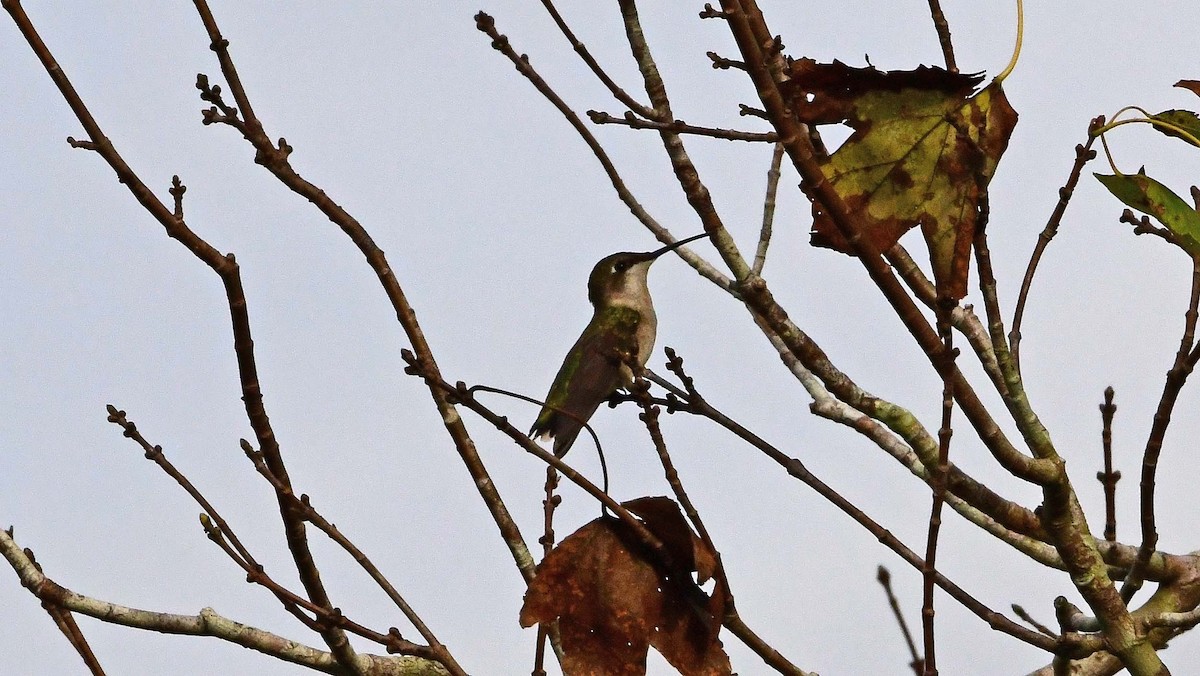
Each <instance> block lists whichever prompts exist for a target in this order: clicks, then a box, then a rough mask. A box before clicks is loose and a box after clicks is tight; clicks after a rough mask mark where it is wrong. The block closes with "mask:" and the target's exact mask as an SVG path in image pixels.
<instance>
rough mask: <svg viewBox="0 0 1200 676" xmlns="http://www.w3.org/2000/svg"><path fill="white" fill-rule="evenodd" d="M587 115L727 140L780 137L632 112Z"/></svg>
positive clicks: (601, 120)
mask: <svg viewBox="0 0 1200 676" xmlns="http://www.w3.org/2000/svg"><path fill="white" fill-rule="evenodd" d="M587 116H588V118H589V119H590V120H591V121H592V122H594V123H596V124H619V125H622V126H625V127H629V128H631V129H654V130H657V131H669V132H674V133H677V134H691V135H693V136H708V137H710V138H719V139H725V140H726V141H756V142H759V143H774V142H775V141H776V140H777V139H778V138H779V137H778V135H776V134H775V132H773V131H767V132H759V131H739V130H737V129H717V128H716V127H697V126H696V125H692V124H688V123H686V122H684V121H683V120H675V121H674V122H660V121H658V120H643V119H641V118H638V117H634V116H633V115H632V114H630V113H626V114H625V115H624V116H622V117H617V116H615V115H610V114H608V113H606V112H604V111H601V110H589V111H587Z"/></svg>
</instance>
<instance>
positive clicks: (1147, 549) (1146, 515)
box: [1121, 256, 1200, 603]
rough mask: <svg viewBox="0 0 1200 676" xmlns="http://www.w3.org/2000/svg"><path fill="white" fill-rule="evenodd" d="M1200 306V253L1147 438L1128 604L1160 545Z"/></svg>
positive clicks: (1197, 350) (1197, 351) (1124, 592)
mask: <svg viewBox="0 0 1200 676" xmlns="http://www.w3.org/2000/svg"><path fill="white" fill-rule="evenodd" d="M1198 308H1200V256H1194V257H1193V258H1192V290H1191V294H1190V296H1189V298H1188V307H1187V311H1186V312H1185V313H1184V322H1183V324H1184V326H1183V336H1182V337H1181V338H1180V340H1179V350H1178V351H1176V353H1175V361H1174V363H1173V364H1172V365H1171V368H1170V370H1168V371H1167V377H1166V380H1165V382H1164V383H1163V391H1162V395H1161V397H1160V398H1159V400H1158V408H1157V409H1155V411H1154V420H1153V423H1152V424H1151V426H1150V436H1149V438H1148V439H1147V440H1146V449H1145V451H1143V453H1142V476H1141V482H1140V486H1139V487H1140V489H1141V492H1140V500H1139V508H1140V511H1141V527H1142V543H1141V546H1140V547H1139V548H1138V557H1137V561H1136V562H1135V563H1134V565H1133V568H1131V569H1130V570H1129V574H1128V575H1126V576H1125V581H1124V583H1123V584H1122V585H1121V598H1122V599H1124V600H1125V602H1126V603H1129V601H1130V600H1131V599H1132V598H1133V596H1134V595H1135V594H1137V591H1138V590H1139V589H1141V587H1142V582H1143V572H1142V571H1144V570H1145V568H1146V564H1147V563H1148V562H1149V560H1150V555H1151V554H1153V553H1154V549H1155V547H1156V546H1157V545H1158V528H1157V525H1156V524H1157V519H1156V516H1155V500H1154V489H1155V479H1156V476H1157V474H1158V461H1159V456H1160V455H1161V454H1162V445H1163V439H1165V438H1166V436H1167V427H1168V426H1170V424H1171V414H1172V413H1173V412H1174V410H1175V402H1176V401H1178V399H1179V393H1180V391H1182V390H1183V386H1184V384H1185V383H1187V379H1188V376H1189V375H1191V372H1192V369H1193V367H1194V366H1195V364H1196V356H1197V355H1200V346H1197V345H1196V322H1197V318H1198V315H1200V312H1198Z"/></svg>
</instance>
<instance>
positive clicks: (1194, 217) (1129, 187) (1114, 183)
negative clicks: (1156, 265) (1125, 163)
mask: <svg viewBox="0 0 1200 676" xmlns="http://www.w3.org/2000/svg"><path fill="white" fill-rule="evenodd" d="M1094 176H1095V177H1096V179H1097V180H1099V181H1100V182H1101V183H1103V184H1104V187H1106V188H1108V191H1109V192H1111V193H1112V194H1113V195H1115V196H1116V198H1117V199H1119V200H1121V201H1122V202H1124V203H1125V204H1127V205H1129V206H1130V207H1133V208H1134V209H1137V210H1138V211H1140V212H1142V213H1144V214H1147V215H1148V216H1150V217H1151V218H1153V219H1154V220H1156V221H1158V222H1159V223H1162V224H1163V225H1165V226H1166V227H1167V229H1168V230H1170V231H1171V234H1173V235H1175V238H1176V239H1177V240H1178V241H1179V244H1180V245H1181V246H1182V247H1183V248H1184V249H1185V250H1187V252H1188V253H1189V254H1191V255H1193V256H1200V213H1196V209H1195V208H1193V207H1192V206H1191V205H1190V204H1188V203H1187V202H1185V201H1183V198H1181V197H1180V196H1179V195H1176V194H1175V193H1173V192H1171V189H1170V188H1168V187H1166V186H1165V185H1163V184H1161V183H1159V182H1158V181H1156V180H1154V179H1152V178H1150V177H1149V176H1147V175H1145V174H1141V173H1139V174H1125V175H1121V174H1116V175H1112V176H1109V175H1106V174H1094Z"/></svg>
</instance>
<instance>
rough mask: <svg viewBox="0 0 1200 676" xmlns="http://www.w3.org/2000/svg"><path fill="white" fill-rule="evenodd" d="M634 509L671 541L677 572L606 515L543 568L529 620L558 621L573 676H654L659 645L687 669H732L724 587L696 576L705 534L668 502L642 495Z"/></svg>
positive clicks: (525, 620) (715, 673)
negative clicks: (650, 666)
mask: <svg viewBox="0 0 1200 676" xmlns="http://www.w3.org/2000/svg"><path fill="white" fill-rule="evenodd" d="M628 508H629V509H630V511H633V512H634V513H635V514H637V515H638V516H639V517H641V518H642V519H644V520H645V521H644V523H645V524H646V526H647V528H648V529H650V530H651V531H652V532H654V533H655V536H656V537H658V538H659V539H660V540H661V541H663V542H664V543H665V544H666V543H670V544H666V546H667V548H668V550H669V552H670V553H669V556H670V557H671V559H672V569H671V570H666V569H665V568H664V567H663V566H662V565H661V564H660V563H657V562H652V558H653V555H652V554H650V553H649V552H647V551H646V549H645V548H644V547H643V546H642V545H641V543H640V542H639V541H638V540H637V537H636V535H635V534H634V533H633V532H632V529H630V527H629V526H627V525H626V524H624V523H622V522H621V521H619V520H618V519H615V518H613V517H601V518H599V519H597V520H595V521H592V522H591V523H588V524H587V525H585V526H583V527H582V528H580V529H579V530H577V531H576V532H575V533H572V534H571V535H570V536H568V537H567V538H566V539H564V540H563V541H562V542H561V543H560V544H559V546H558V547H556V548H555V549H554V550H553V551H551V552H550V553H549V554H548V555H547V556H546V558H545V559H544V560H543V561H542V563H541V564H540V565H539V566H538V571H537V577H536V578H535V579H534V581H533V582H532V583H531V584H530V585H529V590H528V591H527V592H526V594H525V604H524V606H523V607H522V608H521V616H520V620H521V626H524V627H528V626H532V625H533V624H535V623H539V622H540V623H546V622H553V621H555V620H557V621H558V627H559V631H560V632H561V634H562V639H563V652H564V659H563V663H562V668H563V672H564V674H567V676H573V675H575V674H614V675H619V676H624V675H626V674H628V675H640V674H645V673H646V655H647V653H648V650H649V647H650V646H654V648H655V649H656V650H658V651H659V653H661V654H662V655H663V657H664V658H665V659H666V660H667V661H668V662H670V663H671V664H672V665H673V666H674V667H675V668H677V669H679V670H680V673H682V674H685V675H696V676H721V675H724V674H730V673H732V669H731V667H730V664H729V657H728V656H727V655H726V654H725V652H724V649H723V648H722V646H721V642H720V641H719V640H718V639H717V632H718V631H719V630H720V623H721V617H722V615H721V614H720V613H721V612H723V609H724V592H723V591H722V590H715V591H714V596H713V598H710V597H709V596H708V594H706V593H705V592H704V591H703V590H702V589H700V588H699V587H698V586H697V585H696V583H695V582H694V581H693V580H692V578H691V570H692V569H693V568H694V564H693V563H691V561H693V560H694V557H695V554H694V553H693V552H694V548H695V546H696V545H695V542H698V539H695V535H694V534H692V531H691V529H690V528H689V527H688V526H687V522H686V521H684V520H683V516H682V514H680V513H679V508H678V507H677V506H676V505H675V503H674V502H672V501H671V500H669V499H667V498H642V499H640V500H637V501H634V502H633V503H631V504H628ZM672 511H673V512H674V514H672V513H671V512H672ZM676 517H678V518H676ZM680 528H682V529H683V530H682V532H680V530H679V529H680ZM677 554H678V555H679V556H678V557H677ZM708 556H710V557H711V554H708ZM685 558H686V560H687V561H688V563H686V564H681V563H680V561H682V560H684V559H685ZM714 611H719V612H714Z"/></svg>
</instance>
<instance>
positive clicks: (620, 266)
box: [613, 263, 629, 272]
mask: <svg viewBox="0 0 1200 676" xmlns="http://www.w3.org/2000/svg"><path fill="white" fill-rule="evenodd" d="M628 268H629V264H628V263H613V272H625V270H627V269H628Z"/></svg>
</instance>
